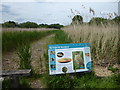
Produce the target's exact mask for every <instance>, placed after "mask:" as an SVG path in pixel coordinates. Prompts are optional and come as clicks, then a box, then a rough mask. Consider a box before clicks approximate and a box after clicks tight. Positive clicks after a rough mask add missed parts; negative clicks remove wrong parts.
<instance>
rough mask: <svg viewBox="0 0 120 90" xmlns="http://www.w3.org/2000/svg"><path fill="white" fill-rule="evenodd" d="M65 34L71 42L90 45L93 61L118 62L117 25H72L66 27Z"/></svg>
mask: <svg viewBox="0 0 120 90" xmlns="http://www.w3.org/2000/svg"><path fill="white" fill-rule="evenodd" d="M65 32H66V33H67V34H68V37H71V39H72V40H73V42H77V43H84V42H87V43H90V44H91V54H92V60H93V61H99V62H104V63H113V62H115V61H117V60H118V53H119V52H120V51H118V50H119V47H118V42H120V39H119V38H118V26H117V25H115V24H113V25H112V24H108V25H107V26H104V25H100V26H97V25H95V24H94V25H88V24H83V25H73V26H68V27H66V28H65Z"/></svg>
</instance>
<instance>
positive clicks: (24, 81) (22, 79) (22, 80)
mask: <svg viewBox="0 0 120 90" xmlns="http://www.w3.org/2000/svg"><path fill="white" fill-rule="evenodd" d="M19 83H20V86H19V88H29V89H30V90H32V88H31V87H30V84H29V83H28V80H27V79H26V77H20V78H19Z"/></svg>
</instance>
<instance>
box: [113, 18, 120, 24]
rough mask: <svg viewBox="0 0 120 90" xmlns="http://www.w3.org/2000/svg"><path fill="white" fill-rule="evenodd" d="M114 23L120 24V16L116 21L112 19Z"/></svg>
mask: <svg viewBox="0 0 120 90" xmlns="http://www.w3.org/2000/svg"><path fill="white" fill-rule="evenodd" d="M112 21H113V22H115V23H117V24H120V16H117V17H115V18H114V19H112Z"/></svg>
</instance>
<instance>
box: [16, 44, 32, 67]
mask: <svg viewBox="0 0 120 90" xmlns="http://www.w3.org/2000/svg"><path fill="white" fill-rule="evenodd" d="M17 54H18V56H19V58H20V68H21V69H30V68H31V62H30V58H31V51H30V45H29V44H23V45H22V46H21V47H19V48H18V52H17Z"/></svg>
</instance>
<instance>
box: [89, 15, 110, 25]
mask: <svg viewBox="0 0 120 90" xmlns="http://www.w3.org/2000/svg"><path fill="white" fill-rule="evenodd" d="M108 22H110V20H108V19H104V18H100V17H97V18H92V19H91V20H90V22H89V24H96V25H101V24H104V25H106V24H108Z"/></svg>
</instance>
